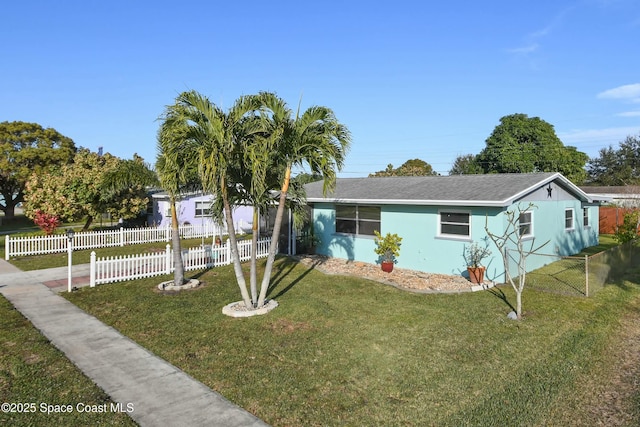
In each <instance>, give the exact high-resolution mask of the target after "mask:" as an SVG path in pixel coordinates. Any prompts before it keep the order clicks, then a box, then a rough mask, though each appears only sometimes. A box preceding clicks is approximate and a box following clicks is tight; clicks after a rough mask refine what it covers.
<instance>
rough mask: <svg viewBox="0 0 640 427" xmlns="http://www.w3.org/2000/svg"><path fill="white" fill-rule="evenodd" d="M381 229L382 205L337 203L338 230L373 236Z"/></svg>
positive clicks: (338, 231)
mask: <svg viewBox="0 0 640 427" xmlns="http://www.w3.org/2000/svg"><path fill="white" fill-rule="evenodd" d="M374 231H378V232H379V231H380V206H360V205H336V232H337V233H347V234H355V235H364V236H373V235H374Z"/></svg>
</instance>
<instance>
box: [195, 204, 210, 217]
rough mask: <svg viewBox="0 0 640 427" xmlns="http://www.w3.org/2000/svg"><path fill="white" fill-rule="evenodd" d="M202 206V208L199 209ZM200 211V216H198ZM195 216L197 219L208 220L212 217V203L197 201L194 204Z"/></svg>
mask: <svg viewBox="0 0 640 427" xmlns="http://www.w3.org/2000/svg"><path fill="white" fill-rule="evenodd" d="M198 206H200V207H198ZM198 211H200V214H198ZM193 216H194V217H195V218H207V217H210V216H211V201H208V200H196V201H195V204H194V210H193Z"/></svg>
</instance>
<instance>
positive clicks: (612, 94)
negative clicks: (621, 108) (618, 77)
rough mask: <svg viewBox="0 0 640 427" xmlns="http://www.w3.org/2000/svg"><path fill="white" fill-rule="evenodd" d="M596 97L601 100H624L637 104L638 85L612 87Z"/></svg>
mask: <svg viewBox="0 0 640 427" xmlns="http://www.w3.org/2000/svg"><path fill="white" fill-rule="evenodd" d="M597 97H598V98H601V99H602V98H604V99H626V100H631V101H633V102H637V101H639V100H640V83H634V84H630V85H624V86H618V87H614V88H613V89H609V90H605V91H604V92H600V93H599V94H598V96H597Z"/></svg>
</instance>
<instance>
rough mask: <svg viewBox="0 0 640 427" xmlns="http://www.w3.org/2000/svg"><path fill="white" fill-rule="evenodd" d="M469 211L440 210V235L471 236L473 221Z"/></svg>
mask: <svg viewBox="0 0 640 427" xmlns="http://www.w3.org/2000/svg"><path fill="white" fill-rule="evenodd" d="M470 216H471V215H470V214H469V213H468V212H440V229H439V235H441V236H451V237H469V236H471V222H470Z"/></svg>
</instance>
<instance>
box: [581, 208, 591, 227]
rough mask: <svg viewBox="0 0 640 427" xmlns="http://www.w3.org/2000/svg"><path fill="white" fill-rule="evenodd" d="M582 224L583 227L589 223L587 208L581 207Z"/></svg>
mask: <svg viewBox="0 0 640 427" xmlns="http://www.w3.org/2000/svg"><path fill="white" fill-rule="evenodd" d="M582 225H583V226H584V228H587V227H589V226H590V225H591V224H589V208H583V209H582Z"/></svg>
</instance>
